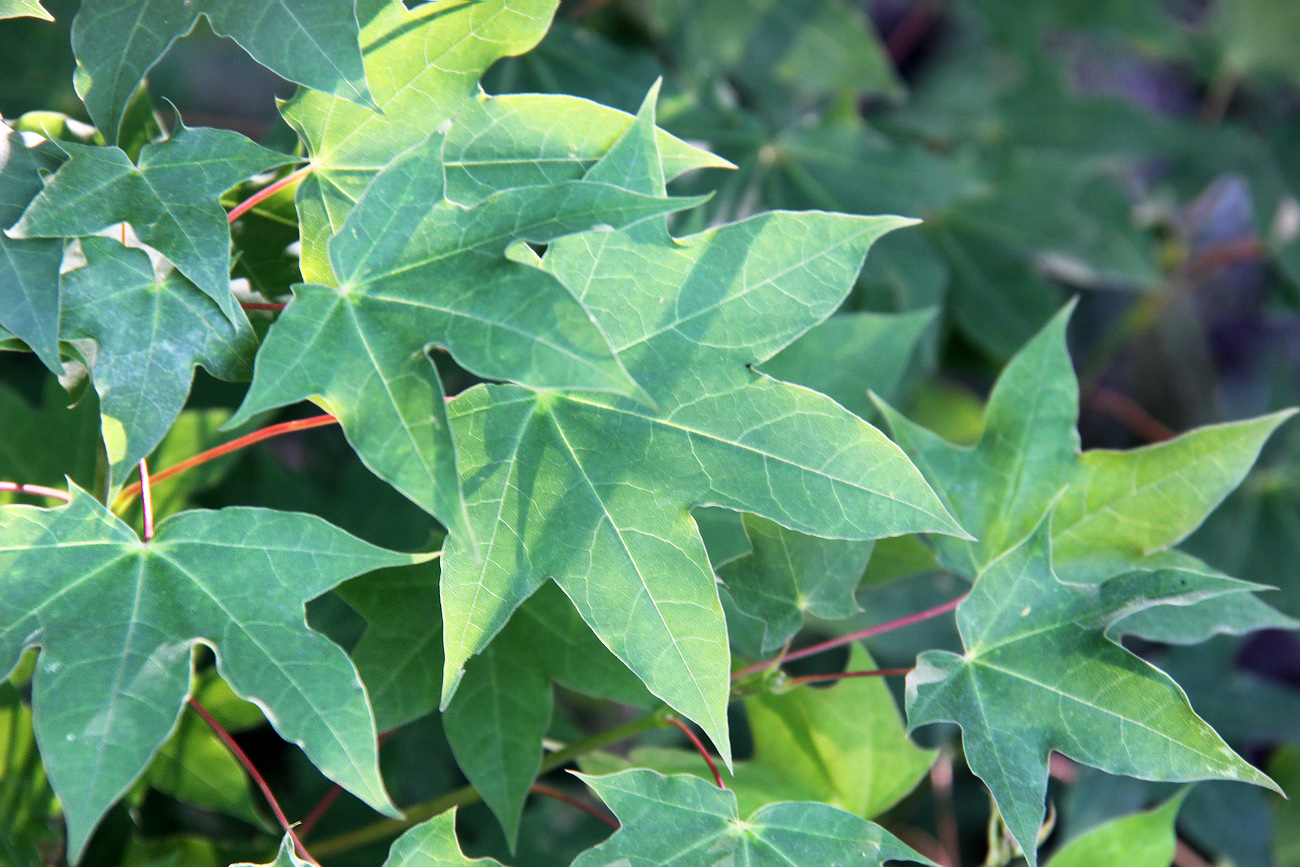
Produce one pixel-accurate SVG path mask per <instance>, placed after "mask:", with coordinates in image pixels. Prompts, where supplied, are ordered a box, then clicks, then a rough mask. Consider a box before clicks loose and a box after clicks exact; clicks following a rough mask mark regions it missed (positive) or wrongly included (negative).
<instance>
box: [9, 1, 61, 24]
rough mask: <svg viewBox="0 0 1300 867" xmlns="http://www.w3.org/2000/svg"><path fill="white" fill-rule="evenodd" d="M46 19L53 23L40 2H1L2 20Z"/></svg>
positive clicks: (51, 17) (52, 18)
mask: <svg viewBox="0 0 1300 867" xmlns="http://www.w3.org/2000/svg"><path fill="white" fill-rule="evenodd" d="M23 17H28V18H44V19H45V20H46V21H53V20H54V16H53V15H51V14H50V13H49V12H48V11H46V9H45V7H44V6H42V5H41V3H40V0H0V18H23Z"/></svg>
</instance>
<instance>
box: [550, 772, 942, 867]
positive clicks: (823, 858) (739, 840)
mask: <svg viewBox="0 0 1300 867" xmlns="http://www.w3.org/2000/svg"><path fill="white" fill-rule="evenodd" d="M578 777H579V778H580V779H581V780H582V781H583V782H584V783H586V784H587V785H588V786H590V787H591V788H592V789H593V790H595V792H596V794H597V795H600V798H601V800H603V801H604V802H605V803H606V804H608V805H609V808H610V809H611V810H613V811H614V814H615V815H616V816H618V818H619V821H620V822H621V823H622V825H623V827H622V828H620V829H619V830H618V831H616V832H614V835H613V836H612V837H610V838H609V839H608V840H606V841H605V842H604V843H601V844H600V845H599V846H596V847H595V848H593V849H588V850H587V851H586V852H583V853H582V854H580V855H579V856H578V857H577V858H575V859H574V861H573V867H595V865H599V864H628V865H636V867H641V865H645V867H649V865H673V867H688V865H696V864H732V863H735V864H754V865H773V867H775V865H788V864H868V865H876V867H880V865H882V864H883V863H884V862H885V861H913V862H916V863H918V864H931V865H933V864H934V862H933V861H930V860H929V859H928V858H926V857H924V856H923V855H920V854H919V853H917V852H915V851H913V850H912V848H911V847H909V846H907V845H906V844H904V843H903V842H902V841H900V840H899V839H898V838H896V837H894V836H893V835H892V834H890V833H889V832H888V831H886V830H885V829H884V828H881V827H880V826H879V825H875V824H873V823H871V822H868V821H866V820H865V819H860V818H858V817H857V816H855V815H853V814H852V813H847V812H845V811H843V810H840V809H838V808H836V807H832V806H830V805H828V804H820V803H816V802H799V801H783V802H780V803H775V804H766V805H764V806H763V807H761V808H759V809H758V810H757V811H755V812H754V813H752V814H750V815H749V816H746V817H743V818H742V817H741V815H740V812H739V809H738V808H737V805H736V794H735V792H732V791H730V790H728V789H720V788H718V787H717V786H715V785H713V784H712V783H709V782H706V781H704V780H701V779H700V778H699V777H693V776H688V775H676V776H671V777H665V776H663V775H662V774H658V773H655V772H654V771H649V770H629V771H623V772H621V773H617V774H610V775H608V776H603V777H589V776H586V775H584V774H578Z"/></svg>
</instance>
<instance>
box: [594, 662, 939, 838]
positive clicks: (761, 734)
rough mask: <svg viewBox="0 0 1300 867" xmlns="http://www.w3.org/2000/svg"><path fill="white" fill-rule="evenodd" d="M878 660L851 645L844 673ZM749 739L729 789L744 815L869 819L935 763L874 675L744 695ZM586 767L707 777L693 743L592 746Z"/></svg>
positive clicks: (729, 780)
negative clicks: (777, 807) (625, 748)
mask: <svg viewBox="0 0 1300 867" xmlns="http://www.w3.org/2000/svg"><path fill="white" fill-rule="evenodd" d="M874 667H875V663H874V662H873V661H872V659H871V656H870V655H869V654H868V653H867V652H866V650H865V649H863V648H862V646H861V645H856V644H855V645H854V646H853V648H852V650H851V651H850V654H849V660H848V665H847V666H846V668H845V670H846V671H864V670H869V669H872V668H874ZM745 713H746V715H747V718H748V722H749V729H750V732H751V733H752V735H753V738H754V756H753V758H752V759H747V760H745V761H739V762H736V767H735V773H734V774H732V776H731V777H729V778H727V780H726V783H727V787H728V788H729V789H731V790H732V791H733V792H735V793H736V799H737V802H738V803H739V805H740V811H741V812H742V813H750V812H753V811H755V810H758V809H759V808H760V807H762V806H763V805H764V804H769V803H772V802H774V801H822V802H825V803H827V804H830V805H831V806H833V807H839V808H840V809H842V810H847V811H849V812H850V813H852V814H854V815H855V816H861V817H862V818H864V819H870V818H871V817H873V816H877V815H879V814H881V813H883V812H885V811H886V810H888V809H889V808H890V807H892V806H894V804H896V803H898V801H899V800H901V799H902V798H903V797H904V796H905V795H907V793H908V792H910V791H912V789H913V788H915V787H916V785H917V783H919V782H920V781H921V780H922V779H923V778H924V777H925V775H926V772H927V771H928V770H929V769H930V765H931V764H932V763H933V762H934V751H933V750H923V749H920V748H919V747H917V746H916V745H915V744H913V743H912V742H911V741H910V740H909V739H908V737H907V734H906V732H905V731H904V730H903V720H902V715H901V714H899V712H898V707H897V705H895V703H894V697H893V695H892V694H891V693H890V691H889V687H888V686H887V685H886V684H885V682H884V681H883V680H882V679H881V678H845V679H844V680H841V681H840V682H838V683H836V684H835V685H834V686H830V687H826V688H813V687H810V686H802V687H795V688H792V689H789V690H788V691H784V692H772V693H766V694H763V695H759V696H754V697H751V698H747V699H745ZM580 764H581V767H582V769H583V770H584V771H586V772H588V773H593V772H594V773H601V772H611V771H615V770H623V769H625V768H628V767H634V766H641V767H647V768H651V769H653V770H656V771H659V772H660V773H664V774H693V775H695V776H698V777H700V778H701V779H705V780H712V779H713V777H712V775H711V774H710V772H709V769H708V766H707V765H705V763H704V761H703V760H702V759H701V758H700V754H699V753H698V752H696V751H695V750H693V749H690V750H687V749H665V748H663V747H638V748H636V749H633V750H632V751H631V753H630V754H629V755H628V757H627V759H619V758H615V757H614V756H612V755H610V754H607V753H598V754H594V755H592V756H589V757H587V758H584V759H583V760H582V761H581V763H580Z"/></svg>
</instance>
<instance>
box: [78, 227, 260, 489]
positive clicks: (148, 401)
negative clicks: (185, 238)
mask: <svg viewBox="0 0 1300 867" xmlns="http://www.w3.org/2000/svg"><path fill="white" fill-rule="evenodd" d="M81 248H82V251H83V253H84V254H85V257H86V264H85V265H84V266H82V267H80V268H77V269H75V270H72V271H69V272H67V273H66V274H64V275H63V280H62V292H63V339H64V340H70V341H77V340H86V341H90V342H92V343H93V345H94V349H93V351H92V350H91V349H90V348H88V347H87V348H85V350H84V351H83V353H82V354H83V355H84V356H85V357H86V359H87V366H88V367H89V368H90V375H91V380H92V382H93V383H94V386H95V391H96V393H97V394H98V395H99V413H100V426H101V429H102V431H103V438H104V447H105V449H106V452H107V455H108V459H109V461H110V463H111V468H110V479H111V485H112V486H116V485H120V484H121V483H122V482H123V480H124V479H125V478H126V475H127V474H128V473H129V472H130V471H132V470H133V469H134V468H135V466H136V464H137V463H139V461H140V459H141V458H143V457H146V456H147V455H148V454H149V453H150V452H152V451H153V449H154V446H156V445H158V443H159V442H160V441H161V440H162V438H163V436H164V435H165V434H166V433H167V431H168V430H169V429H170V428H171V426H172V423H173V422H175V421H176V418H177V416H179V415H180V412H181V409H182V407H184V405H185V399H186V397H188V396H189V393H190V382H191V380H192V379H193V378H194V368H195V366H196V365H199V364H202V365H203V366H204V367H205V368H206V369H207V370H208V372H209V373H211V374H213V375H214V376H217V377H220V378H221V379H227V380H236V379H246V378H247V377H248V375H249V373H250V372H251V370H252V359H253V354H254V352H256V349H257V336H256V335H255V334H254V333H253V329H252V328H251V327H250V326H249V324H248V320H247V319H246V318H245V317H244V314H243V311H241V310H240V309H239V308H237V307H236V308H235V309H234V310H233V311H232V316H233V324H232V319H230V318H227V317H226V316H225V315H223V314H222V312H221V310H220V309H219V308H218V307H217V306H216V305H215V304H213V303H212V300H211V299H210V298H208V297H206V296H205V295H204V294H203V293H202V292H200V291H199V290H198V289H197V288H196V287H195V286H194V284H192V283H190V282H189V281H188V280H186V279H185V278H184V277H182V276H180V274H178V273H177V272H175V271H172V272H170V273H169V274H168V275H167V276H166V277H165V278H163V279H159V278H158V277H157V276H156V275H155V273H154V267H153V263H152V262H150V260H149V257H148V255H146V254H145V253H144V252H143V251H142V250H137V249H131V248H129V247H123V246H122V245H121V244H119V243H117V242H116V241H113V240H110V239H108V238H85V239H83V240H82V242H81Z"/></svg>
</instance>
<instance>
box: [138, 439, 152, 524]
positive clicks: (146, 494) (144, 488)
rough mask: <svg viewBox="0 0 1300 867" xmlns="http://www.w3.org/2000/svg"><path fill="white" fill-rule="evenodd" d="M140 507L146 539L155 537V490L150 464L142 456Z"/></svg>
mask: <svg viewBox="0 0 1300 867" xmlns="http://www.w3.org/2000/svg"><path fill="white" fill-rule="evenodd" d="M140 508H141V510H142V511H143V512H144V540H145V541H146V542H148V541H149V540H150V539H152V538H153V490H152V488H151V486H150V485H149V465H148V464H146V463H145V462H144V458H140Z"/></svg>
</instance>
